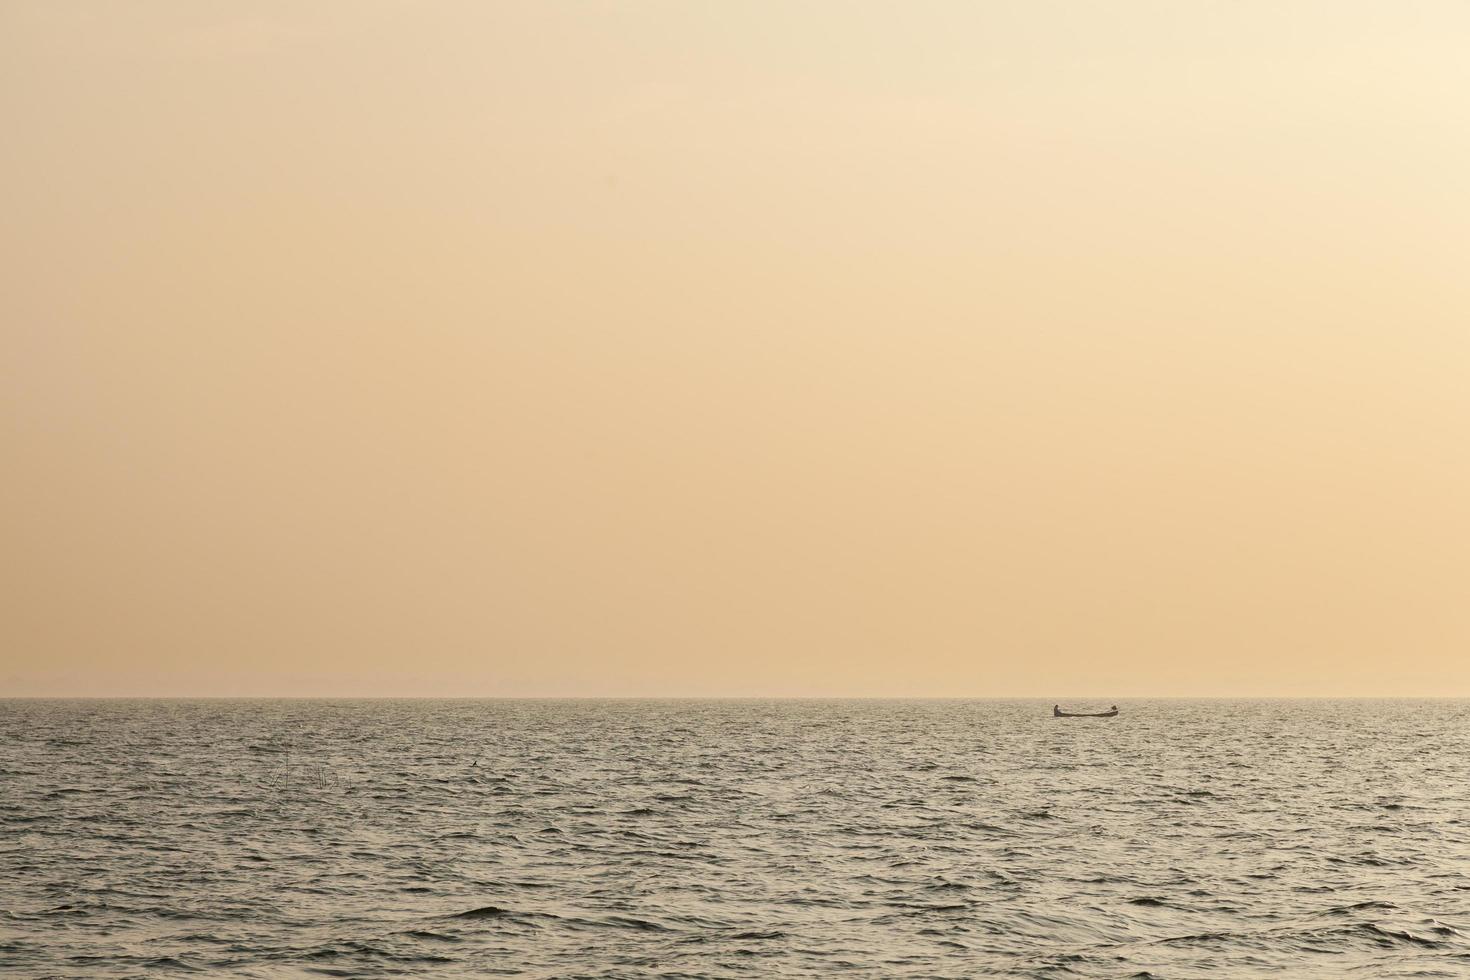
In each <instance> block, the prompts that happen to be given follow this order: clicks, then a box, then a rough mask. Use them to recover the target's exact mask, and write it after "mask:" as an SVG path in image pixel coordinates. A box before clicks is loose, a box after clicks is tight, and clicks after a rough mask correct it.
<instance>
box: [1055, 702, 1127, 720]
mask: <svg viewBox="0 0 1470 980" xmlns="http://www.w3.org/2000/svg"><path fill="white" fill-rule="evenodd" d="M1051 716H1052V717H1053V718H1116V717H1118V706H1117V705H1116V704H1115V705H1113V706H1112V707H1111V708H1109V709H1108V710H1107V711H1063V710H1062V706H1061V705H1059V704H1054V705H1052V706H1051Z"/></svg>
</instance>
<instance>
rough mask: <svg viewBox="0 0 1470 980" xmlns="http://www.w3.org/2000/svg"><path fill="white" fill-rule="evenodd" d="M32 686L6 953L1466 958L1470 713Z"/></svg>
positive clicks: (1448, 971)
mask: <svg viewBox="0 0 1470 980" xmlns="http://www.w3.org/2000/svg"><path fill="white" fill-rule="evenodd" d="M1119 704H1120V707H1121V708H1122V715H1121V716H1120V717H1118V718H1116V719H1110V720H1105V719H1053V718H1051V717H1050V709H1051V705H1050V703H1042V702H1027V701H962V700H956V701H861V700H854V701H743V700H741V701H636V700H634V701H626V700H609V701H346V700H343V701H29V700H25V701H22V700H10V701H0V974H3V975H4V976H7V977H113V976H118V977H121V976H137V977H160V976H171V975H176V974H178V975H182V974H187V973H202V974H208V975H215V976H239V977H306V976H322V975H326V976H341V977H364V978H370V977H388V976H414V975H423V976H436V977H470V976H474V977H491V976H517V977H545V978H551V977H557V978H563V977H817V976H821V977H826V976H834V975H846V976H866V977H884V978H887V977H915V978H917V977H982V976H1015V977H1056V978H1090V977H1148V976H1154V977H1166V978H1189V977H1259V976H1269V975H1273V974H1275V975H1282V976H1289V977H1364V978H1379V977H1427V976H1442V977H1462V978H1463V977H1470V823H1467V821H1470V702H1465V701H1122V702H1119Z"/></svg>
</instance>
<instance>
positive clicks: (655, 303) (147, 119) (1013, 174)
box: [0, 0, 1470, 698]
mask: <svg viewBox="0 0 1470 980" xmlns="http://www.w3.org/2000/svg"><path fill="white" fill-rule="evenodd" d="M1467 39H1470V5H1466V4H1464V3H1460V2H1412V3H1381V2H1366V0H1333V2H1284V3H1281V2H1239V3H1207V2H1193V3H1176V2H1127V3H1110V4H1102V3H1082V2H1074V3H1054V2H1045V0H1017V2H1013V3H994V2H992V3H964V2H955V3H923V2H903V3H898V2H893V3H871V2H854V0H842V2H829V3H817V2H812V3H787V2H780V3H759V2H734V0H732V2H726V3H685V2H636V3H635V2H627V3H597V2H588V3H556V2H547V0H536V2H527V3H507V2H501V3H469V2H466V3H370V2H350V3H349V2H343V3H309V2H302V3H279V4H277V3H253V2H251V3H246V2H238V3H229V2H223V3H198V2H195V0H181V2H176V3H162V2H142V3H127V4H123V3H102V2H97V3H68V2H52V0H42V2H19V0H10V2H6V3H4V4H3V5H0V131H3V133H4V137H3V141H4V150H3V152H0V249H3V254H0V452H3V456H0V459H3V462H4V468H3V471H0V502H3V506H0V522H3V525H0V532H3V537H0V545H3V548H0V576H3V581H0V696H3V695H29V694H48V695H49V694H58V695H66V694H89V695H90V694H118V695H140V694H160V695H174V694H217V695H235V694H240V695H246V694H270V695H276V694H285V695H291V694H301V695H317V694H342V695H358V694H405V695H424V694H431V695H460V694H463V695H976V696H996V695H1039V696H1046V697H1051V696H1053V695H1054V696H1056V697H1057V698H1062V697H1064V696H1066V695H1068V694H1076V695H1082V694H1090V695H1097V696H1100V697H1111V698H1119V697H1124V696H1126V695H1169V694H1180V695H1214V694H1219V695H1238V694H1244V695H1253V694H1261V695H1275V694H1280V695H1307V694H1323V695H1346V694H1360V695H1375V694H1384V695H1388V694H1456V695H1470V601H1467V587H1470V274H1467V273H1470V268H1467V262H1470V57H1467V47H1466V44H1467Z"/></svg>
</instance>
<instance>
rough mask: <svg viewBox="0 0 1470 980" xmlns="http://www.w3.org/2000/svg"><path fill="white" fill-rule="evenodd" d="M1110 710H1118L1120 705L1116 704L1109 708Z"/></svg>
mask: <svg viewBox="0 0 1470 980" xmlns="http://www.w3.org/2000/svg"><path fill="white" fill-rule="evenodd" d="M1108 710H1109V711H1117V710H1118V706H1117V705H1116V704H1115V705H1113V706H1112V707H1111V708H1109V709H1108Z"/></svg>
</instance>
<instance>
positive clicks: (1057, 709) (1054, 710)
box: [1051, 704, 1062, 718]
mask: <svg viewBox="0 0 1470 980" xmlns="http://www.w3.org/2000/svg"><path fill="white" fill-rule="evenodd" d="M1051 716H1052V717H1053V718H1060V717H1061V716H1062V706H1061V705H1059V704H1054V705H1052V706H1051Z"/></svg>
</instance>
